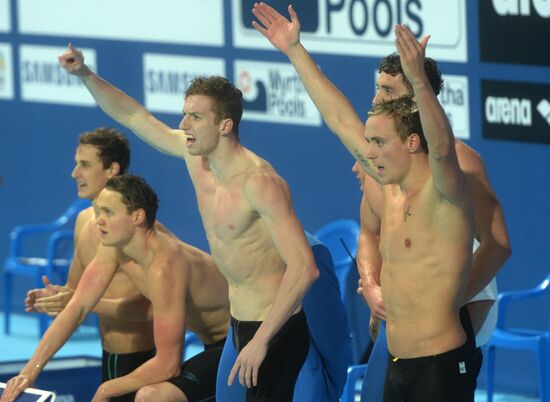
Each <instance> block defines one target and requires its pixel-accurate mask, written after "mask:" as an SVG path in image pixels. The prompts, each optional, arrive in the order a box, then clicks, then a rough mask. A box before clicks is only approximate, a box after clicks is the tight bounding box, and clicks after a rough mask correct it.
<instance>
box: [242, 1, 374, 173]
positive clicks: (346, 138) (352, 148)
mask: <svg viewBox="0 0 550 402" xmlns="http://www.w3.org/2000/svg"><path fill="white" fill-rule="evenodd" d="M288 12H289V14H290V21H288V20H287V19H286V18H285V17H283V16H282V15H281V14H280V13H278V12H277V11H276V10H275V9H273V8H272V7H270V6H268V5H267V4H265V3H256V4H254V9H253V10H252V13H253V14H254V16H255V17H256V18H257V19H258V20H259V21H260V22H261V24H262V25H260V24H259V23H258V22H256V21H253V22H252V25H253V26H254V28H256V30H257V31H259V32H260V33H261V34H262V35H263V36H265V37H266V38H267V39H268V40H269V41H270V42H271V43H272V44H273V46H275V47H276V48H277V49H279V50H280V51H281V52H282V53H284V54H285V55H287V56H288V58H289V60H290V62H291V63H292V65H293V66H294V68H295V69H296V72H297V73H298V76H299V77H300V79H301V80H302V83H303V84H304V87H305V89H306V91H307V93H308V94H309V96H310V97H311V99H312V100H313V103H315V106H316V107H317V109H318V110H319V112H320V113H321V115H322V116H323V119H324V120H325V123H326V124H327V126H328V127H329V129H330V130H331V131H332V132H333V133H334V134H336V135H337V136H338V138H339V139H340V141H342V143H343V144H344V146H345V147H346V148H347V149H348V151H349V152H350V153H351V154H352V155H353V157H354V158H355V159H357V161H358V162H359V163H360V164H361V167H362V168H363V170H365V172H367V173H368V174H369V175H370V176H372V177H374V178H377V177H378V175H377V174H376V171H375V169H374V167H373V166H372V164H371V162H369V160H368V159H367V157H366V154H367V145H368V144H367V142H366V140H365V125H364V124H363V122H362V121H361V120H360V119H359V116H357V113H356V112H355V110H354V108H353V106H352V105H351V103H350V102H349V100H348V99H347V98H346V97H345V96H344V95H343V94H342V92H340V90H339V89H338V88H336V86H335V85H334V84H333V83H332V82H331V81H330V80H329V79H328V78H327V77H326V76H325V74H323V72H322V71H321V70H320V69H319V67H317V65H316V64H315V62H314V61H313V59H312V58H311V56H310V55H309V53H308V52H307V50H306V49H305V48H304V47H303V46H302V44H301V42H300V21H299V20H298V15H297V14H296V12H295V11H294V9H293V8H292V6H288Z"/></svg>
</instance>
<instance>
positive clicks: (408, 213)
mask: <svg viewBox="0 0 550 402" xmlns="http://www.w3.org/2000/svg"><path fill="white" fill-rule="evenodd" d="M409 216H412V212H411V206H410V205H409V206H408V207H407V208H405V210H404V211H403V222H407V218H408V217H409Z"/></svg>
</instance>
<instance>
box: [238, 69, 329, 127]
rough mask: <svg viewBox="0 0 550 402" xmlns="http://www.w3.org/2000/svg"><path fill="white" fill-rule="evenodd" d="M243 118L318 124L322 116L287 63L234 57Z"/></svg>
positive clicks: (309, 124)
mask: <svg viewBox="0 0 550 402" xmlns="http://www.w3.org/2000/svg"><path fill="white" fill-rule="evenodd" d="M234 71H235V80H236V82H235V84H236V85H237V87H239V89H240V90H241V91H242V92H243V104H244V113H243V120H252V121H263V122H273V123H288V124H301V125H308V126H320V125H321V116H320V114H319V112H318V111H317V109H316V107H315V105H314V104H313V102H312V101H311V99H310V98H309V96H308V94H307V92H306V90H305V88H304V86H303V84H302V82H301V81H300V79H299V78H298V75H297V74H296V72H295V71H294V68H293V67H292V66H291V65H290V64H284V63H263V62H253V61H244V60H237V61H235V64H234Z"/></svg>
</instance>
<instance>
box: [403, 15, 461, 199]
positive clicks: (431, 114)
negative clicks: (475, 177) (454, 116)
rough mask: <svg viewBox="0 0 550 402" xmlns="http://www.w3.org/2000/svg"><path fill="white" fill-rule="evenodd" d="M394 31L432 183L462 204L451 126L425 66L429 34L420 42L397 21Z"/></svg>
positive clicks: (459, 174)
mask: <svg viewBox="0 0 550 402" xmlns="http://www.w3.org/2000/svg"><path fill="white" fill-rule="evenodd" d="M395 35H396V40H395V43H396V47H397V51H398V52H399V57H400V59H401V65H402V66H403V72H404V73H405V76H406V77H407V79H408V80H409V82H410V83H411V85H412V87H413V91H414V96H415V99H416V103H417V105H418V111H419V113H420V121H421V123H422V128H423V130H424V136H425V137H426V141H427V143H428V149H429V161H430V168H431V171H432V176H433V180H434V185H435V187H436V188H437V190H438V191H439V192H440V194H441V195H442V196H443V197H444V198H446V199H447V200H449V201H451V202H458V203H459V204H463V203H464V202H465V200H467V198H466V195H467V194H468V191H467V180H466V177H465V175H464V174H463V172H462V170H461V169H460V167H459V165H458V159H457V156H456V151H455V140H454V136H453V132H452V128H451V125H450V123H449V120H448V119H447V115H446V114H445V111H444V110H443V107H442V106H441V104H440V103H439V101H438V99H437V97H436V95H435V93H434V92H433V90H432V87H431V85H430V82H429V81H428V77H427V76H426V71H425V69H424V56H425V51H426V45H427V44H428V40H429V36H426V37H425V38H424V39H423V40H422V42H419V41H417V40H416V38H415V37H414V35H413V34H412V32H411V31H410V29H409V28H408V27H407V26H405V25H396V27H395Z"/></svg>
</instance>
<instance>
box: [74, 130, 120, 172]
mask: <svg viewBox="0 0 550 402" xmlns="http://www.w3.org/2000/svg"><path fill="white" fill-rule="evenodd" d="M78 145H91V146H93V147H95V148H97V156H98V158H99V160H100V161H101V164H102V165H103V169H108V168H110V167H111V164H112V163H113V162H117V163H118V164H119V165H120V172H119V174H123V173H124V172H126V169H128V166H129V165H130V144H129V142H128V140H127V139H126V137H125V136H124V135H123V134H121V133H120V132H118V131H117V130H115V129H114V128H110V127H100V128H98V129H96V130H93V131H87V132H85V133H82V134H81V135H80V137H79V139H78Z"/></svg>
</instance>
